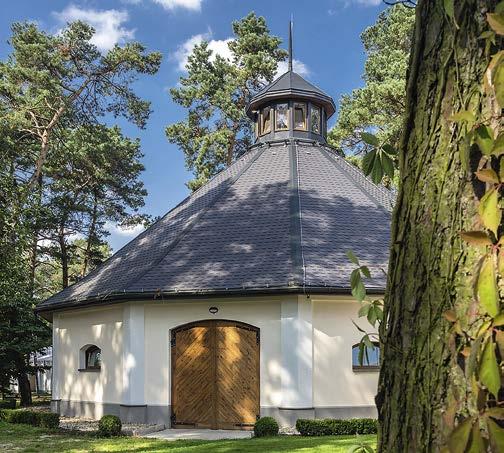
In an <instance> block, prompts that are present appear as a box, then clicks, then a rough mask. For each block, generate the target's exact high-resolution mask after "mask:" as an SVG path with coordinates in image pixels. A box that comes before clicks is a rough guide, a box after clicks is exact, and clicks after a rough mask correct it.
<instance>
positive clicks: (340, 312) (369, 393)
mask: <svg viewBox="0 0 504 453" xmlns="http://www.w3.org/2000/svg"><path fill="white" fill-rule="evenodd" d="M312 300H313V329H314V330H313V347H314V368H313V389H314V395H313V403H314V406H315V407H335V406H336V407H342V406H343V407H345V406H372V405H374V396H375V395H376V391H377V388H378V372H377V371H374V372H368V371H353V370H352V346H353V345H354V344H356V343H358V342H359V341H360V339H361V338H362V335H363V334H362V333H361V332H359V331H358V330H357V328H356V327H355V326H354V325H353V323H352V320H354V321H356V322H357V323H358V324H359V325H360V326H362V327H363V328H365V329H369V330H370V331H372V327H371V326H370V325H369V324H368V323H367V321H366V320H365V319H361V320H359V318H358V317H357V312H358V310H359V304H358V303H357V302H356V301H354V300H352V299H351V298H350V297H342V296H339V297H335V296H333V297H326V298H320V299H317V298H314V297H312Z"/></svg>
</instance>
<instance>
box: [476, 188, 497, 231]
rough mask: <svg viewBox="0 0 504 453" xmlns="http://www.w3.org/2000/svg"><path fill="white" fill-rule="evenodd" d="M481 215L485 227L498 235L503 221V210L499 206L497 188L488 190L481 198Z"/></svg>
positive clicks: (479, 209)
mask: <svg viewBox="0 0 504 453" xmlns="http://www.w3.org/2000/svg"><path fill="white" fill-rule="evenodd" d="M478 211H479V215H480V217H481V221H482V222H483V225H484V226H485V228H488V229H489V230H490V231H492V233H493V234H495V236H497V230H498V228H499V225H500V223H501V218H502V212H501V209H500V207H499V193H498V192H497V190H495V188H492V189H490V190H488V191H487V192H486V193H485V195H483V197H482V198H481V200H480V204H479V208H478Z"/></svg>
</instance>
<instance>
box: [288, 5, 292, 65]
mask: <svg viewBox="0 0 504 453" xmlns="http://www.w3.org/2000/svg"><path fill="white" fill-rule="evenodd" d="M289 71H292V15H291V20H290V21H289Z"/></svg>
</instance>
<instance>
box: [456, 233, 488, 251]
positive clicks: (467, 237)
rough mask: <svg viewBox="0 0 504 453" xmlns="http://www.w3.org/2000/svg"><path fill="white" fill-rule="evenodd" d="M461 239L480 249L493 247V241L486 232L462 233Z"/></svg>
mask: <svg viewBox="0 0 504 453" xmlns="http://www.w3.org/2000/svg"><path fill="white" fill-rule="evenodd" d="M460 237H461V238H462V239H463V240H464V241H466V242H467V243H468V244H471V245H475V246H479V247H486V246H487V245H492V241H491V240H490V238H489V237H488V234H486V233H485V232H484V231H461V232H460Z"/></svg>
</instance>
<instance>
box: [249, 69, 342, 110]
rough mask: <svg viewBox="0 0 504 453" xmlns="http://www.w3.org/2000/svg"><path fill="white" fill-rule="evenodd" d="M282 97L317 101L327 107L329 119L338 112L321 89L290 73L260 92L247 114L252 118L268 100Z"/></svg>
mask: <svg viewBox="0 0 504 453" xmlns="http://www.w3.org/2000/svg"><path fill="white" fill-rule="evenodd" d="M282 97H283V98H292V97H295V98H297V99H303V98H309V99H311V100H317V101H319V102H320V103H321V104H322V105H324V106H325V108H326V112H327V117H328V118H329V117H330V116H331V115H332V114H333V113H334V112H335V110H336V107H335V105H334V101H333V100H332V98H331V97H330V96H328V95H327V94H326V93H324V92H323V91H322V90H321V89H320V88H318V87H316V86H315V85H313V84H312V83H310V82H308V81H307V80H305V79H303V77H301V76H300V75H299V74H297V73H295V72H294V71H288V72H286V73H285V74H283V75H281V76H280V77H278V79H276V80H274V81H273V82H272V83H270V84H269V85H267V86H266V87H265V88H263V89H262V90H261V91H259V93H257V94H256V95H255V96H254V97H253V98H252V99H251V101H250V103H249V105H248V107H247V113H248V115H249V116H251V114H252V111H253V110H255V109H256V108H257V107H258V106H259V105H260V104H262V103H264V102H265V101H267V100H268V99H275V100H276V99H281V98H282Z"/></svg>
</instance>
